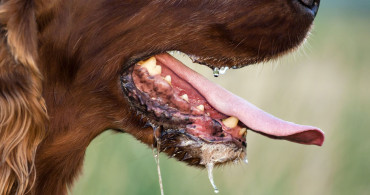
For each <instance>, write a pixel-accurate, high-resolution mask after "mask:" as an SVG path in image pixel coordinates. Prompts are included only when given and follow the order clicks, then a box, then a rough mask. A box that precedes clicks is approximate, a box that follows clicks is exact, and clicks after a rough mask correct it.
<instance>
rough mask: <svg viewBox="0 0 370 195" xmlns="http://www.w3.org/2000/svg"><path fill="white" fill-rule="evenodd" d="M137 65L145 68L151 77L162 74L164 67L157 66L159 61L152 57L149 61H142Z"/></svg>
mask: <svg viewBox="0 0 370 195" xmlns="http://www.w3.org/2000/svg"><path fill="white" fill-rule="evenodd" d="M137 64H138V65H141V66H143V67H145V68H146V69H147V70H148V73H149V74H150V76H153V75H157V74H161V72H162V67H161V66H158V65H157V60H156V59H155V57H150V58H149V59H147V60H145V61H140V62H138V63H137Z"/></svg>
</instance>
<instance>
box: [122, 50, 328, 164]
mask: <svg viewBox="0 0 370 195" xmlns="http://www.w3.org/2000/svg"><path fill="white" fill-rule="evenodd" d="M211 66H212V65H211ZM121 83H122V89H123V91H124V93H125V94H126V96H127V98H128V99H129V101H130V103H131V104H132V106H133V108H134V109H135V110H136V111H137V112H138V113H139V114H140V115H141V116H142V117H143V120H145V121H146V122H147V124H149V125H151V126H152V127H153V129H154V136H155V137H156V138H157V139H156V142H155V143H156V144H158V146H157V147H158V148H159V149H160V151H163V152H166V153H167V154H169V155H170V156H172V157H176V158H177V159H178V160H180V161H184V162H187V163H188V164H190V165H196V166H206V165H208V164H210V163H212V165H213V164H216V165H217V164H222V163H226V162H236V161H239V160H243V159H245V157H246V146H247V144H246V135H247V131H248V130H252V131H255V132H257V133H260V134H263V135H265V136H268V137H271V138H276V139H285V140H289V141H293V142H296V143H301V144H314V145H319V146H321V145H322V143H323V141H324V133H323V132H322V131H321V130H320V129H318V128H316V127H312V126H305V125H298V124H294V123H292V122H287V121H283V120H281V119H278V118H276V117H274V116H272V115H270V114H268V113H266V112H264V111H262V110H261V109H259V108H257V107H256V106H254V105H252V104H251V103H249V102H247V101H246V100H244V99H242V98H240V97H238V96H236V95H234V94H232V93H231V92H229V91H227V90H226V89H224V88H222V87H220V86H219V85H217V84H214V83H212V82H211V81H209V80H207V79H206V78H205V77H203V76H202V75H200V74H198V73H196V72H195V71H193V70H191V69H190V68H188V67H187V66H185V65H184V64H182V63H181V62H180V61H178V60H177V59H175V58H174V57H172V56H171V55H169V54H167V53H162V54H159V55H154V56H152V57H150V58H146V59H143V60H141V61H139V62H137V63H135V64H133V65H132V66H130V67H129V68H128V70H127V71H125V73H124V74H122V76H121Z"/></svg>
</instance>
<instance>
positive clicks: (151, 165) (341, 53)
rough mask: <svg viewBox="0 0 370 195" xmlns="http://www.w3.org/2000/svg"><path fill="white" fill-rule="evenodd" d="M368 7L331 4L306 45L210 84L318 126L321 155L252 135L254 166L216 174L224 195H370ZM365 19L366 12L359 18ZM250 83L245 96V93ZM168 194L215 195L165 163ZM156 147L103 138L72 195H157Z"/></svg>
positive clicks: (325, 4)
mask: <svg viewBox="0 0 370 195" xmlns="http://www.w3.org/2000/svg"><path fill="white" fill-rule="evenodd" d="M369 5H370V3H369V1H368V0H362V1H360V0H358V1H347V0H324V1H322V6H321V7H320V12H319V14H318V17H317V19H316V21H315V27H314V29H313V31H312V34H311V35H310V38H309V39H308V41H307V43H305V44H304V46H303V47H302V48H301V49H299V50H298V51H297V52H295V53H293V54H290V55H288V56H287V57H283V58H281V59H279V60H276V61H273V62H271V63H266V64H259V65H253V66H249V67H246V68H243V69H241V70H238V71H235V70H230V71H229V72H228V73H227V74H226V75H223V76H222V77H220V78H218V79H214V78H212V77H211V71H210V70H209V69H207V68H204V67H200V66H192V67H193V68H194V69H196V70H197V71H199V72H201V73H202V74H203V75H206V76H207V77H209V78H210V79H211V80H214V81H215V82H217V83H219V84H220V85H223V86H224V87H226V88H227V89H229V90H230V91H232V92H234V93H236V94H238V95H239V96H241V97H243V98H245V99H248V100H249V101H251V102H252V103H254V104H256V105H257V106H259V107H261V108H263V109H264V110H266V111H268V112H270V113H272V114H274V115H276V116H279V117H281V118H283V119H286V120H290V121H295V122H297V123H303V124H310V125H315V126H318V127H320V128H322V129H323V130H324V131H325V133H326V141H325V143H324V146H323V147H316V146H304V145H298V144H295V143H291V142H287V141H277V140H271V139H268V138H266V137H263V136H261V135H258V134H255V133H253V132H249V134H248V148H247V151H248V156H249V162H250V163H249V164H248V165H244V164H242V163H241V164H239V165H232V166H225V167H222V168H218V169H216V170H215V182H216V184H217V185H218V187H219V189H220V194H253V195H256V194H257V195H258V194H300V195H305V194H307V195H312V194H336V195H337V194H356V195H357V194H370V141H368V140H369V137H370V76H369V75H370V38H369V36H370V11H369V10H370V9H368V8H370V6H369ZM359 10H361V11H359ZM241 83H242V84H243V85H242V87H241V86H240V84H241ZM160 161H161V164H160V165H161V169H162V177H163V185H164V191H165V194H176V195H180V194H202V195H204V194H213V190H212V187H211V185H210V184H209V181H208V179H207V172H206V171H205V170H201V169H197V168H193V167H188V166H186V165H184V164H183V163H179V162H177V161H176V160H173V159H169V158H168V157H167V156H165V155H163V154H161V155H160ZM159 193H160V192H159V184H158V177H157V172H156V165H155V161H154V158H153V154H152V151H151V149H150V148H148V147H147V146H145V145H143V144H141V143H139V142H138V141H137V140H135V139H134V138H133V137H132V136H130V135H128V134H117V133H112V132H106V133H104V134H102V135H101V136H99V137H98V138H96V139H95V140H94V141H93V142H92V144H91V145H90V146H89V148H88V150H87V153H86V159H85V163H84V167H83V173H82V175H81V176H80V177H79V180H78V182H76V184H75V186H74V187H73V188H72V190H71V194H75V195H80V194H81V195H85V194H89V195H94V194H99V195H100V194H109V195H110V194H111V195H115V194H159Z"/></svg>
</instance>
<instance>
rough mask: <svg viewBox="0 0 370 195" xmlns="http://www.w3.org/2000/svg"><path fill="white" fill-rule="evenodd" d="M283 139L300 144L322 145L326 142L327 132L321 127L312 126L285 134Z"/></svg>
mask: <svg viewBox="0 0 370 195" xmlns="http://www.w3.org/2000/svg"><path fill="white" fill-rule="evenodd" d="M282 139H286V140H288V141H292V142H296V143H300V144H306V145H317V146H322V145H323V144H324V140H325V134H324V132H323V131H322V130H321V129H318V128H312V129H309V130H305V131H302V132H299V133H296V134H292V135H289V136H284V137H282Z"/></svg>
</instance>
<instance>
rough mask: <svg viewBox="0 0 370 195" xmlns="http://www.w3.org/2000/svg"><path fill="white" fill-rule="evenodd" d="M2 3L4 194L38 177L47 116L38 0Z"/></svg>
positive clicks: (0, 156)
mask: <svg viewBox="0 0 370 195" xmlns="http://www.w3.org/2000/svg"><path fill="white" fill-rule="evenodd" d="M3 2H4V3H3ZM0 3H1V4H0V194H24V193H27V191H29V190H30V189H31V187H32V185H33V183H34V180H35V177H36V173H35V162H34V161H35V154H36V149H37V146H38V145H39V143H40V142H41V140H42V138H43V137H44V134H45V125H46V123H47V119H48V118H47V113H46V108H45V103H44V99H43V98H42V76H41V74H40V71H39V68H38V66H37V58H38V57H37V49H38V48H37V25H36V20H35V13H34V4H33V1H31V0H7V1H4V0H2V1H0Z"/></svg>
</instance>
